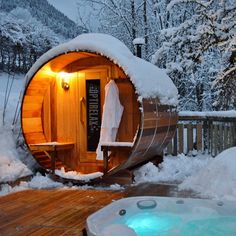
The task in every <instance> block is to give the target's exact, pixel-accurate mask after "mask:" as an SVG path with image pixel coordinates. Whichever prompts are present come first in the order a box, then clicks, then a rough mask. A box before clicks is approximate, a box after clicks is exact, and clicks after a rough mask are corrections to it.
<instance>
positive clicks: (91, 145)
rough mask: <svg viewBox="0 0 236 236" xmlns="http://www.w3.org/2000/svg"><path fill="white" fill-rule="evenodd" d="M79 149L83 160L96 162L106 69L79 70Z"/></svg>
mask: <svg viewBox="0 0 236 236" xmlns="http://www.w3.org/2000/svg"><path fill="white" fill-rule="evenodd" d="M78 77H79V79H78V81H79V83H78V85H79V93H78V94H79V98H78V99H79V147H80V148H79V149H80V161H81V162H95V161H96V149H97V145H98V142H99V137H100V128H101V117H102V106H103V103H104V87H105V84H104V83H105V81H106V78H107V73H106V71H105V70H104V71H91V70H89V71H83V72H79V76H78Z"/></svg>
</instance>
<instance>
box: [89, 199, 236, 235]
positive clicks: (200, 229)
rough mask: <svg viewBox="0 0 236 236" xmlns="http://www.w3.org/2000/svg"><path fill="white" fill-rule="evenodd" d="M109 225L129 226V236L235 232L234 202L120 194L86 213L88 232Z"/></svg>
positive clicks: (96, 230)
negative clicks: (122, 196)
mask: <svg viewBox="0 0 236 236" xmlns="http://www.w3.org/2000/svg"><path fill="white" fill-rule="evenodd" d="M120 212H122V213H123V214H119V213H120ZM112 225H118V226H119V225H120V226H123V229H125V227H126V228H127V229H132V231H133V232H134V233H133V234H130V235H132V236H133V235H137V236H157V235H158V236H167V235H168V236H169V235H171V236H180V235H181V236H190V235H191V236H204V235H209V236H211V235H214V236H235V235H236V203H235V202H230V201H227V202H219V201H213V200H205V199H178V198H169V197H133V198H124V199H121V200H118V201H115V202H113V203H111V204H110V205H108V206H106V207H104V208H102V209H101V210H99V211H97V212H95V213H94V214H92V215H91V216H89V217H88V219H87V231H88V235H89V236H101V235H102V234H101V232H102V231H104V229H106V228H107V229H108V228H109V227H110V226H112ZM116 229H118V230H119V227H118V228H116ZM127 232H128V231H127ZM122 236H129V235H124V234H123V235H122Z"/></svg>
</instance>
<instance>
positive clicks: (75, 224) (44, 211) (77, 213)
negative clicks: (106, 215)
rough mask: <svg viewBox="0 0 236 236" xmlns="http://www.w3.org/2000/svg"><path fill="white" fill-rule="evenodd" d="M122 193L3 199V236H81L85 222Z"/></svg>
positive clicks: (30, 193)
mask: <svg viewBox="0 0 236 236" xmlns="http://www.w3.org/2000/svg"><path fill="white" fill-rule="evenodd" d="M123 195H124V193H123V192H113V191H97V190H26V191H22V192H17V193H13V194H10V195H7V196H3V197H0V235H1V236H11V235H12V236H26V235H30V236H33V235H40V236H41V235H43V236H45V235H55V236H59V235H68V236H69V235H70V236H73V235H76V236H80V235H81V236H82V235H83V233H82V230H83V229H84V228H85V222H86V218H87V217H88V216H89V215H90V214H92V213H93V212H95V211H96V210H98V209H100V208H102V207H103V206H105V205H107V204H109V203H111V202H112V200H115V199H119V198H122V197H123Z"/></svg>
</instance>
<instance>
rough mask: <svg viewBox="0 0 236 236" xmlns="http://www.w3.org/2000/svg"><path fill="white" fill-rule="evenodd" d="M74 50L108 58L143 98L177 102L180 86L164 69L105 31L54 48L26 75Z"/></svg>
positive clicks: (174, 103) (29, 75)
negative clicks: (144, 58) (131, 50)
mask: <svg viewBox="0 0 236 236" xmlns="http://www.w3.org/2000/svg"><path fill="white" fill-rule="evenodd" d="M75 51H78V52H79V51H87V52H91V53H96V54H99V55H101V56H105V57H107V58H109V59H110V60H111V61H112V62H113V63H115V64H117V65H118V66H119V67H121V68H122V69H123V70H124V72H125V73H126V75H127V76H129V78H130V80H131V81H132V83H133V84H134V86H135V88H136V92H137V94H138V95H140V96H141V97H144V98H149V97H158V98H159V99H160V102H161V103H162V104H168V105H177V101H178V99H177V94H178V91H177V88H176V87H175V85H174V84H173V82H172V81H171V79H170V78H169V76H168V75H167V74H166V72H165V70H163V69H159V68H158V67H156V66H155V65H153V64H151V63H149V62H147V61H145V60H143V59H140V58H138V57H136V56H134V55H133V54H132V53H131V52H130V50H129V49H128V48H127V47H126V46H125V45H124V44H123V43H122V42H121V41H119V40H118V39H116V38H114V37H113V36H110V35H106V34H100V33H99V34H98V33H89V34H81V35H79V36H78V37H76V38H75V39H73V40H71V41H69V42H67V43H64V44H61V45H59V46H57V47H55V48H52V49H51V50H49V51H48V52H46V53H45V54H44V55H42V56H41V57H40V58H39V59H38V61H37V62H36V63H35V64H34V65H33V67H32V68H31V69H30V70H29V72H28V73H27V75H26V76H27V77H26V78H28V79H31V77H32V76H33V75H34V74H35V73H36V72H37V70H38V69H39V68H40V67H41V66H42V65H44V64H45V63H47V62H48V61H50V60H51V59H53V58H55V57H56V56H59V55H61V54H64V53H69V52H75Z"/></svg>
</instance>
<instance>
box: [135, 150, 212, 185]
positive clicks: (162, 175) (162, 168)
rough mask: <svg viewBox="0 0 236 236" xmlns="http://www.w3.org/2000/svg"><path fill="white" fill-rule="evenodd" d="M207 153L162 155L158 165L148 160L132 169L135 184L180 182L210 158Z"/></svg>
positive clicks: (203, 165) (206, 163)
mask: <svg viewBox="0 0 236 236" xmlns="http://www.w3.org/2000/svg"><path fill="white" fill-rule="evenodd" d="M212 159H213V158H211V157H210V156H208V155H200V154H199V155H197V156H195V157H188V156H185V155H184V154H180V155H178V156H177V157H175V156H167V157H164V161H163V163H161V164H160V165H159V166H158V167H157V166H155V165H154V164H153V163H151V162H149V163H147V164H146V165H144V166H142V167H140V168H139V169H137V170H136V171H134V181H135V183H136V184H139V183H143V182H182V181H183V180H185V179H186V178H188V177H190V176H192V175H194V174H195V173H198V172H199V171H200V170H201V169H202V168H204V167H205V166H207V165H208V163H209V162H210V161H211V160H212Z"/></svg>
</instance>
